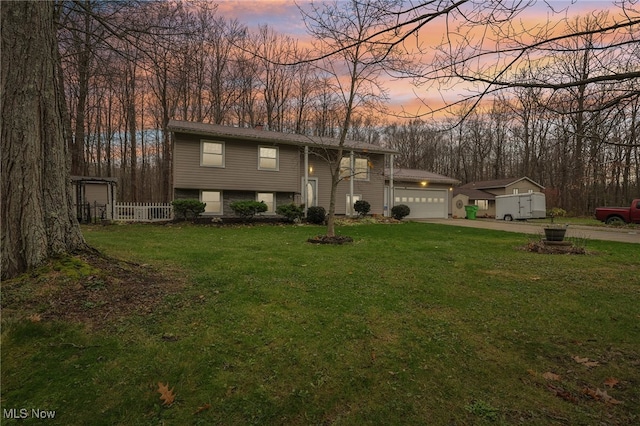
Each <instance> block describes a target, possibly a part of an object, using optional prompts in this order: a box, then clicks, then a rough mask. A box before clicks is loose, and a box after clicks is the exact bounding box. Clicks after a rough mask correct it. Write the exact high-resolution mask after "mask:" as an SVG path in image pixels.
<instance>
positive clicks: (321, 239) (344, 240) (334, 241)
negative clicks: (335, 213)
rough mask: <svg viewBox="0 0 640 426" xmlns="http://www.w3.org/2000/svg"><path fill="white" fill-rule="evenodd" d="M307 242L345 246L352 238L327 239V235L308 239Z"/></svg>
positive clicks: (337, 237)
mask: <svg viewBox="0 0 640 426" xmlns="http://www.w3.org/2000/svg"><path fill="white" fill-rule="evenodd" d="M307 242H309V243H311V244H346V243H352V242H353V238H351V237H347V236H344V235H335V236H333V237H329V236H328V235H318V236H315V237H313V238H309V239H308V240H307Z"/></svg>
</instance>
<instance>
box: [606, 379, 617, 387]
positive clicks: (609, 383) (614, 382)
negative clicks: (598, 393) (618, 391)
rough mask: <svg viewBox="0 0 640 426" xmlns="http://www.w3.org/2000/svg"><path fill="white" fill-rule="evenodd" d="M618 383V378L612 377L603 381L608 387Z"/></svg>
mask: <svg viewBox="0 0 640 426" xmlns="http://www.w3.org/2000/svg"><path fill="white" fill-rule="evenodd" d="M618 383H620V380H618V379H614V378H613V377H609V378H607V379H605V381H604V385H605V386H609V387H610V388H613V387H616V386H617V385H618Z"/></svg>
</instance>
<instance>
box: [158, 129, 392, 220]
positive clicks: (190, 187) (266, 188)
mask: <svg viewBox="0 0 640 426" xmlns="http://www.w3.org/2000/svg"><path fill="white" fill-rule="evenodd" d="M168 129H169V131H171V133H172V134H173V142H174V151H173V191H174V199H181V198H195V199H199V200H201V201H202V202H204V203H206V210H205V214H207V215H221V216H222V215H232V214H233V211H232V210H231V208H230V207H229V204H230V203H232V202H234V201H240V200H256V201H263V202H264V203H266V204H267V206H268V212H267V213H275V211H276V209H277V207H278V206H279V205H281V204H289V203H292V202H295V203H299V204H305V205H306V206H322V207H324V208H325V209H327V210H328V209H329V198H330V192H331V176H330V172H329V164H328V163H327V161H326V160H324V159H323V157H326V155H327V154H331V153H332V152H333V153H334V154H335V152H336V148H337V146H338V140H336V139H330V138H319V137H311V136H306V135H296V134H287V133H278V132H271V131H267V130H262V129H259V128H238V127H229V126H220V125H214V124H205V123H194V122H188V121H176V120H172V121H170V122H169V126H168ZM395 152H396V151H394V150H390V149H386V148H382V147H380V146H377V145H372V144H367V143H362V142H354V141H347V142H346V144H345V147H344V152H343V157H342V159H341V162H340V164H341V170H342V173H343V175H344V177H345V179H343V180H342V181H341V182H340V183H339V185H338V192H337V195H336V214H347V215H349V214H352V213H353V211H352V208H353V203H354V202H355V201H357V200H365V201H368V202H369V203H370V204H371V213H372V214H385V213H386V212H387V211H388V210H389V208H388V206H385V199H387V198H389V197H385V175H384V171H385V164H388V163H389V161H392V156H393V154H394V153H395Z"/></svg>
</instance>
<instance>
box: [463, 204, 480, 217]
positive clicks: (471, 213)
mask: <svg viewBox="0 0 640 426" xmlns="http://www.w3.org/2000/svg"><path fill="white" fill-rule="evenodd" d="M464 209H465V211H466V212H467V219H472V220H475V218H476V214H477V213H478V206H476V205H469V206H464Z"/></svg>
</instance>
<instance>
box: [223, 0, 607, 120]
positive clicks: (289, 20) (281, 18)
mask: <svg viewBox="0 0 640 426" xmlns="http://www.w3.org/2000/svg"><path fill="white" fill-rule="evenodd" d="M316 3H317V2H316ZM414 3H415V2H414ZM613 3H614V2H613V1H602V0H573V1H554V0H546V1H542V0H539V1H538V2H537V3H536V4H535V6H533V7H531V8H530V10H529V11H528V12H527V13H525V14H522V15H520V17H519V18H520V19H521V20H522V21H523V22H529V21H530V22H532V23H535V22H538V23H540V22H546V21H547V19H548V16H549V15H551V14H552V9H553V10H555V11H560V12H561V13H562V16H564V15H566V16H568V17H572V16H578V15H580V16H585V15H587V14H590V13H592V12H595V11H602V10H611V11H612V12H613V11H615V13H618V12H617V9H616V8H614V7H613ZM216 4H217V13H218V15H220V16H224V17H226V18H232V19H237V20H238V21H239V22H240V23H242V24H244V25H247V26H248V27H249V28H250V29H256V28H258V26H260V25H265V24H268V25H269V27H271V28H272V29H274V30H276V31H277V32H279V33H281V34H286V35H289V36H291V37H293V38H296V39H298V40H300V42H301V43H305V42H306V41H308V40H309V36H308V35H307V33H306V28H305V25H304V22H303V20H302V17H301V14H300V10H299V9H298V7H302V8H304V7H305V6H306V5H308V4H309V1H305V0H298V1H297V2H294V1H292V0H218V1H216ZM426 28H427V30H428V31H423V34H421V37H429V38H431V39H433V40H434V41H435V40H440V38H441V36H442V34H443V33H444V26H443V24H442V22H439V23H433V24H429V26H428V27H426ZM387 88H388V89H389V91H390V93H391V104H390V105H389V106H390V108H391V109H392V110H394V111H396V112H398V111H400V110H402V109H406V110H410V111H411V112H422V113H424V112H426V110H427V109H426V108H425V107H424V105H422V101H420V100H418V97H420V98H422V100H424V101H425V102H426V103H428V105H429V106H430V107H434V108H436V107H438V106H439V105H442V102H443V101H442V99H443V98H445V99H447V100H448V101H451V100H452V99H456V98H459V97H460V94H459V93H456V92H455V91H452V90H448V91H438V90H436V89H433V88H432V89H430V90H429V91H425V90H424V89H421V90H416V88H414V87H413V86H411V85H409V84H408V83H407V82H397V81H389V82H388V83H387Z"/></svg>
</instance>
